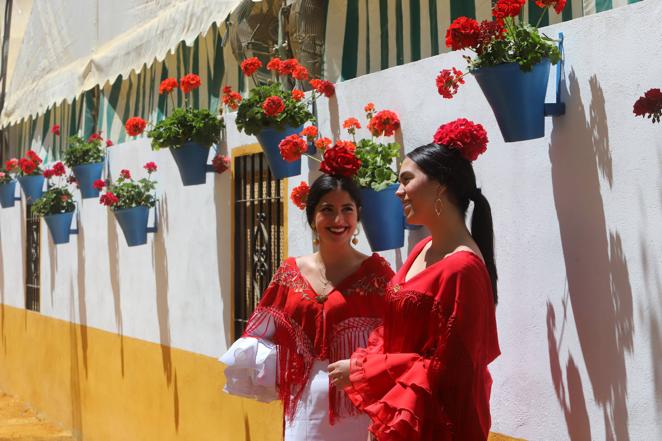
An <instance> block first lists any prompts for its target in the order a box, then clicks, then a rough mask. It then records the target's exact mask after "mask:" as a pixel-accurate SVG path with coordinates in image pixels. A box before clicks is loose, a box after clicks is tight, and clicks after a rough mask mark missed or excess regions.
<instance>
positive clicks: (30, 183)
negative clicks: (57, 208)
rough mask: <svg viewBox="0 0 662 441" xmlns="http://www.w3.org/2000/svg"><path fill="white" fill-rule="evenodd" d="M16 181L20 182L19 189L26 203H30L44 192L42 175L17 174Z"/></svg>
mask: <svg viewBox="0 0 662 441" xmlns="http://www.w3.org/2000/svg"><path fill="white" fill-rule="evenodd" d="M16 179H18V183H19V184H21V189H22V190H23V194H24V195H25V200H26V201H27V203H28V204H32V203H33V202H34V201H36V200H37V199H39V198H40V197H41V195H42V194H43V193H44V176H43V175H37V176H19V177H18V178H16Z"/></svg>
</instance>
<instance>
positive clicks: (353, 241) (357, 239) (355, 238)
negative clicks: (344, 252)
mask: <svg viewBox="0 0 662 441" xmlns="http://www.w3.org/2000/svg"><path fill="white" fill-rule="evenodd" d="M357 243H359V227H356V230H355V231H354V237H352V245H356V244H357Z"/></svg>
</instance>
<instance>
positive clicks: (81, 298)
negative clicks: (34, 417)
mask: <svg viewBox="0 0 662 441" xmlns="http://www.w3.org/2000/svg"><path fill="white" fill-rule="evenodd" d="M77 247H78V262H77V269H76V277H77V285H78V314H79V317H78V319H79V321H80V341H81V346H82V348H83V366H84V369H85V378H87V348H88V340H87V293H86V291H85V228H84V227H83V224H82V222H81V223H79V225H78V241H77ZM51 289H53V287H52V286H51ZM72 319H73V316H72Z"/></svg>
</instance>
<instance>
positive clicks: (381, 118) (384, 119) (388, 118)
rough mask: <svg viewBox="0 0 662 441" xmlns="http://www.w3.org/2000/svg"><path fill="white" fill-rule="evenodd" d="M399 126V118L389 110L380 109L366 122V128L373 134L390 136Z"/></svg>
mask: <svg viewBox="0 0 662 441" xmlns="http://www.w3.org/2000/svg"><path fill="white" fill-rule="evenodd" d="M399 128H400V118H398V115H397V114H396V113H395V112H393V111H391V110H381V111H379V112H377V114H376V115H375V116H373V117H372V118H371V119H370V122H368V130H370V132H371V133H372V134H373V136H381V135H384V136H391V135H393V133H395V131H396V130H398V129H399Z"/></svg>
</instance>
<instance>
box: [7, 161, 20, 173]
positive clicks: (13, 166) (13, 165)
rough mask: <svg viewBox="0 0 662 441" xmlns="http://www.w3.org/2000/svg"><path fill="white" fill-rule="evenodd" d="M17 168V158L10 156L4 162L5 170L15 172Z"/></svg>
mask: <svg viewBox="0 0 662 441" xmlns="http://www.w3.org/2000/svg"><path fill="white" fill-rule="evenodd" d="M17 169H18V159H16V158H11V159H10V160H9V161H7V162H5V170H7V171H8V172H15V171H16V170H17Z"/></svg>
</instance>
